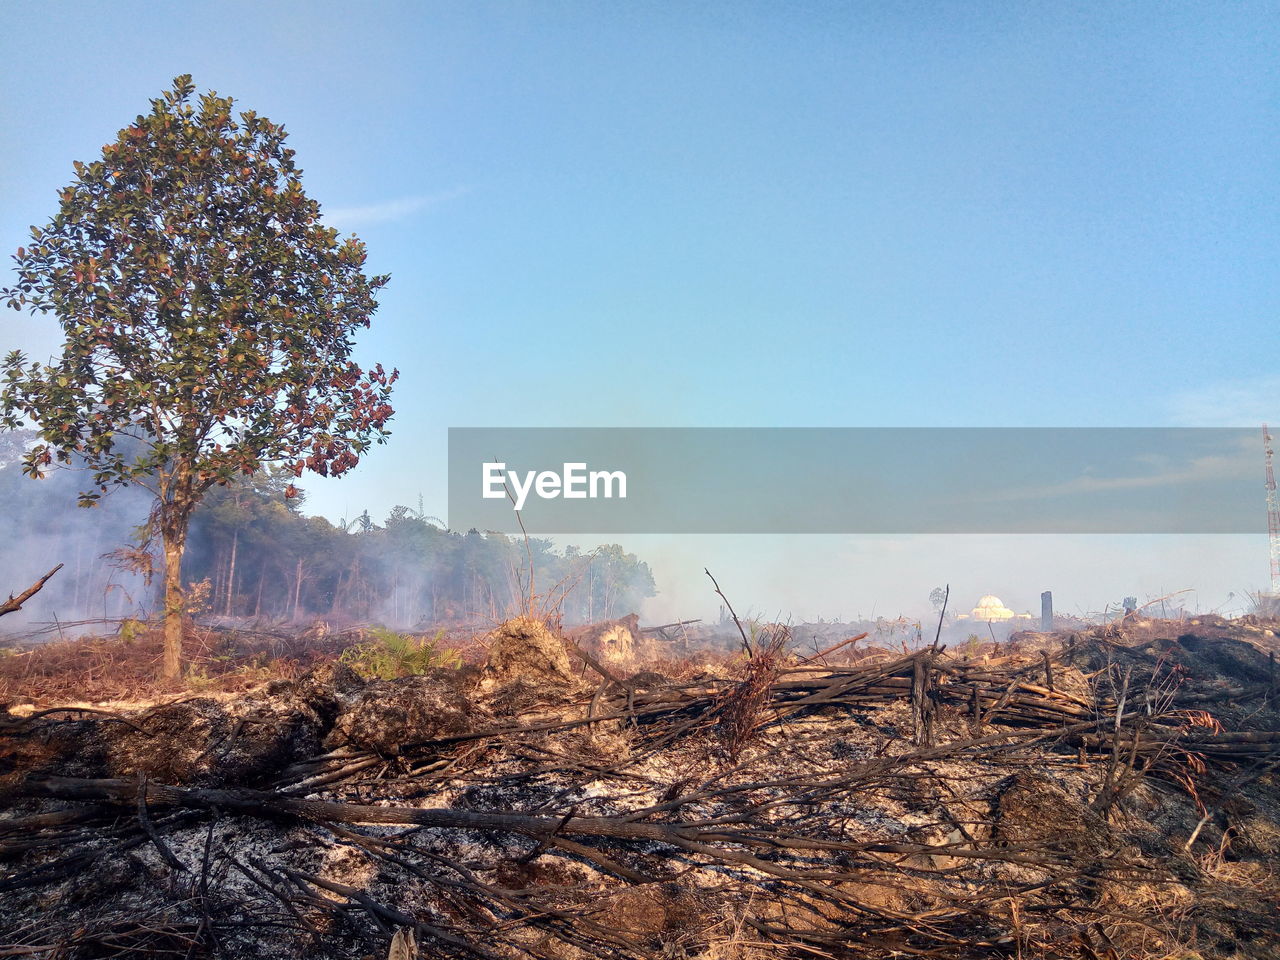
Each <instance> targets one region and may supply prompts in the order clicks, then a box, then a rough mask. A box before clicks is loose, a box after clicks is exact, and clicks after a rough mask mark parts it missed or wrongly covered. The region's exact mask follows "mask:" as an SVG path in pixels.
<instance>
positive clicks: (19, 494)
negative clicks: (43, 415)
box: [0, 435, 655, 629]
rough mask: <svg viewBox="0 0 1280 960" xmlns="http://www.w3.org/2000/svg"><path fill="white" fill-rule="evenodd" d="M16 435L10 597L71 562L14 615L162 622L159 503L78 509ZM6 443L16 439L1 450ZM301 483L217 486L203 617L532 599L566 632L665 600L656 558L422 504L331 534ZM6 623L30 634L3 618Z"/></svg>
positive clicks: (392, 622)
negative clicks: (458, 527)
mask: <svg viewBox="0 0 1280 960" xmlns="http://www.w3.org/2000/svg"><path fill="white" fill-rule="evenodd" d="M14 440H15V438H14V437H13V435H9V436H8V437H2V436H0V444H2V445H3V446H2V447H0V456H3V461H0V462H4V463H7V464H9V465H8V466H4V467H3V469H0V509H2V510H3V511H4V513H5V515H6V516H7V517H8V518H10V524H9V526H10V529H9V530H8V531H7V533H8V537H9V539H8V545H7V547H6V549H5V550H4V551H3V554H2V555H0V575H3V577H4V578H5V579H4V581H3V582H0V590H4V591H10V590H17V589H19V588H21V587H25V586H27V585H28V584H29V583H30V582H31V581H32V580H33V579H35V577H36V576H38V575H40V574H42V573H44V572H45V571H46V570H47V569H49V568H50V567H52V566H53V565H54V564H56V563H65V564H66V568H65V569H64V570H63V571H62V572H60V573H59V575H58V576H57V577H56V578H54V579H53V580H51V581H50V583H49V586H48V587H46V588H45V591H43V592H42V593H41V594H39V595H37V597H35V598H34V599H33V600H32V601H31V602H30V603H29V605H28V608H27V609H26V610H25V611H24V613H25V614H26V616H25V617H24V616H22V615H21V614H19V615H18V617H21V619H22V620H23V621H25V622H27V623H30V622H35V621H39V622H51V621H52V620H53V619H54V618H55V617H56V618H58V620H59V621H61V622H65V621H74V620H81V619H90V618H95V617H108V618H110V617H121V616H130V615H133V614H135V613H138V614H147V613H155V612H156V611H157V610H158V608H159V606H160V604H159V602H158V600H157V599H156V598H157V596H158V589H159V586H158V585H159V579H160V578H159V576H158V575H157V576H156V577H154V578H153V579H151V580H150V582H148V576H147V569H146V568H147V567H148V565H149V564H150V563H152V562H153V561H154V562H155V570H156V571H157V574H158V571H159V570H160V567H161V564H160V563H159V562H158V560H154V554H155V552H156V551H155V550H154V548H153V549H151V550H150V551H146V550H140V549H138V544H140V543H144V542H145V539H146V535H145V529H143V528H144V527H145V524H146V520H147V516H148V512H149V506H150V505H149V502H148V500H147V497H146V496H145V495H144V494H143V493H142V492H140V491H137V490H123V489H122V490H118V491H116V492H114V493H113V494H112V495H111V496H110V497H108V498H106V499H105V501H104V503H103V505H102V506H101V507H98V508H94V509H89V510H85V509H80V508H78V507H76V505H75V504H76V497H75V494H76V492H77V491H78V489H79V485H80V484H82V483H83V482H84V480H85V475H84V474H83V473H82V472H79V471H72V470H59V471H53V472H51V473H50V475H49V476H48V477H47V478H46V479H45V480H41V481H35V480H31V479H29V478H27V477H24V476H22V471H21V466H20V465H18V464H17V463H15V462H14V461H15V460H16V459H17V457H16V456H15V455H14V454H15V449H17V447H18V445H17V444H16V443H15V442H14ZM5 441H7V443H6V442H5ZM304 502H305V494H303V493H302V491H300V490H298V489H297V488H296V487H295V486H294V483H293V477H292V475H291V474H286V473H281V472H265V473H259V474H256V475H255V476H253V477H247V478H245V479H243V480H242V481H240V482H238V483H236V484H233V485H231V486H228V487H215V488H214V489H213V490H212V491H211V492H210V493H209V495H208V496H207V497H206V498H205V501H204V503H203V504H202V505H201V507H200V508H199V510H198V511H197V513H196V515H195V517H194V519H193V521H192V528H191V536H190V539H189V541H188V549H187V555H186V560H185V563H184V565H183V579H184V581H185V582H186V583H188V584H195V585H196V589H195V590H194V591H193V595H194V597H195V599H196V600H197V602H198V604H199V606H200V609H201V611H202V612H203V613H205V614H208V615H213V616H226V617H238V618H240V617H244V618H259V619H267V620H290V621H301V620H313V619H317V618H320V619H327V620H334V621H359V622H366V621H375V622H380V623H384V624H386V625H388V626H395V627H401V628H405V627H413V626H418V625H426V624H431V623H446V622H453V621H462V620H481V619H501V618H503V617H507V616H510V615H512V614H514V613H517V612H519V611H520V609H521V598H522V597H525V598H527V597H528V595H529V584H530V560H531V559H532V572H533V590H534V592H535V593H536V594H537V595H538V598H539V599H538V602H539V604H540V605H541V606H543V607H546V606H549V605H554V606H556V607H557V608H558V610H559V612H560V613H561V614H562V616H563V617H564V619H565V620H566V621H567V622H571V623H572V622H586V621H589V620H599V619H605V618H611V617H616V616H620V615H622V614H625V613H629V612H631V611H633V610H637V609H638V608H639V606H640V603H641V602H642V601H643V600H644V599H645V598H646V597H651V596H653V595H654V593H655V589H654V581H653V575H652V573H651V571H650V570H649V566H648V564H646V563H644V562H642V561H641V560H639V559H638V558H637V557H636V556H635V555H634V554H630V553H627V552H625V551H624V550H623V549H622V547H620V546H618V545H617V544H609V545H606V546H602V547H599V548H597V549H596V550H594V551H592V552H590V553H586V552H582V551H580V550H579V549H578V548H576V547H573V546H568V547H565V548H564V549H563V550H557V549H555V548H554V547H553V545H552V544H551V543H550V542H549V541H547V540H542V539H538V538H531V539H530V540H529V542H528V544H526V543H525V541H524V540H523V539H522V538H520V539H516V538H509V537H505V536H503V535H501V534H492V533H490V534H482V533H479V532H477V531H474V530H472V531H469V532H466V533H458V532H454V531H450V530H446V529H444V527H443V524H441V523H440V522H439V521H437V520H435V519H434V518H431V517H428V516H426V515H424V514H423V512H422V509H421V506H419V507H418V509H411V508H409V507H405V506H397V507H395V508H394V509H393V510H391V512H390V514H389V515H388V516H387V517H386V518H384V519H382V520H381V521H380V522H379V521H378V520H376V519H374V518H373V517H371V516H370V515H369V514H368V513H367V512H366V513H364V514H362V515H361V516H359V517H358V518H356V519H355V520H354V521H352V522H349V523H345V524H334V523H331V522H330V521H329V520H327V519H325V518H323V517H308V516H305V515H304V514H303V511H302V505H303V503H304ZM4 626H5V627H6V628H10V629H12V628H14V627H17V626H19V621H18V618H17V617H14V618H6V622H5V624H4Z"/></svg>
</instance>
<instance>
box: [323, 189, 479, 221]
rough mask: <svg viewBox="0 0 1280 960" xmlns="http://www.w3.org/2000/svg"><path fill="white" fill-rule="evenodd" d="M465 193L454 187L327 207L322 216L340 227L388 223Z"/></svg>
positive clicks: (464, 190) (463, 190)
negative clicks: (372, 201)
mask: <svg viewBox="0 0 1280 960" xmlns="http://www.w3.org/2000/svg"><path fill="white" fill-rule="evenodd" d="M465 193H467V188H466V187H455V188H453V189H452V190H445V191H443V192H441V193H428V194H421V195H419V196H415V197H399V198H398V199H395V200H385V201H383V202H382V203H370V204H366V205H363V206H352V207H329V208H327V209H325V210H324V211H323V212H324V218H325V220H326V221H328V222H329V223H330V224H332V225H334V226H341V227H355V226H364V225H367V224H370V223H388V222H390V221H393V220H404V219H405V218H407V217H412V216H414V215H415V214H419V213H422V212H423V211H424V210H427V209H430V208H431V207H435V206H438V205H440V204H442V203H447V202H448V201H450V200H455V199H457V198H458V197H461V196H462V195H463V194H465Z"/></svg>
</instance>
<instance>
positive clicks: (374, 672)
mask: <svg viewBox="0 0 1280 960" xmlns="http://www.w3.org/2000/svg"><path fill="white" fill-rule="evenodd" d="M369 632H370V634H371V635H372V639H371V640H369V641H368V642H366V643H362V644H359V645H358V646H355V647H348V648H347V649H346V650H345V651H343V653H342V661H343V662H344V663H347V664H350V665H351V667H352V669H354V670H355V671H356V672H357V673H359V674H360V675H361V676H364V677H366V678H375V679H378V680H395V679H398V678H399V677H408V676H413V675H415V674H419V673H426V672H427V671H428V670H431V669H434V668H436V667H456V666H458V665H459V664H460V663H461V662H462V661H461V658H460V657H459V656H458V654H457V653H456V652H455V651H452V650H447V649H444V648H442V647H441V646H440V641H441V640H442V639H443V638H444V631H443V630H441V631H439V632H438V633H437V634H436V635H435V637H433V638H431V639H427V638H426V637H415V636H411V635H409V634H404V633H396V632H395V631H394V630H387V629H386V628H384V627H376V628H374V629H373V630H371V631H369Z"/></svg>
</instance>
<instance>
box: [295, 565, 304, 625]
mask: <svg viewBox="0 0 1280 960" xmlns="http://www.w3.org/2000/svg"><path fill="white" fill-rule="evenodd" d="M301 599H302V557H298V571H297V573H296V574H295V576H294V581H293V620H294V622H295V623H296V622H297V621H298V602H299V601H300V600H301Z"/></svg>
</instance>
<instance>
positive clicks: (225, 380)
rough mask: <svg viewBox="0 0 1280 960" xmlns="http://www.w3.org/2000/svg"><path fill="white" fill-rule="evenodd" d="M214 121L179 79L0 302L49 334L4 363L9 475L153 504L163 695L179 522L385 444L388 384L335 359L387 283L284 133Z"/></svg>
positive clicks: (111, 147) (91, 496)
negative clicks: (16, 459) (73, 472)
mask: <svg viewBox="0 0 1280 960" xmlns="http://www.w3.org/2000/svg"><path fill="white" fill-rule="evenodd" d="M232 108H233V101H232V100H231V99H229V98H226V97H219V96H217V95H216V94H214V93H212V92H210V93H206V94H204V95H202V96H200V97H199V98H196V97H195V86H194V84H192V82H191V78H190V77H189V76H181V77H178V78H177V79H176V80H175V81H174V86H173V89H171V90H169V91H167V92H165V93H164V94H163V95H162V96H161V97H159V98H157V99H155V100H153V101H152V102H151V111H150V112H149V113H147V114H144V115H140V116H139V117H138V118H137V119H136V120H135V121H134V123H133V124H132V125H130V126H128V127H126V128H125V129H124V130H122V131H120V134H119V136H118V138H117V139H116V141H115V142H114V143H109V144H107V145H106V146H104V147H103V149H102V157H101V159H99V160H95V161H92V162H90V163H81V162H78V161H77V162H76V164H75V171H76V179H75V181H74V182H73V183H72V184H71V185H70V186H68V187H66V188H65V189H63V190H62V191H61V193H60V195H59V200H60V204H59V209H58V213H57V214H56V215H55V216H54V217H53V219H52V220H50V221H49V223H48V224H46V225H45V226H44V227H33V228H32V231H31V245H30V246H26V247H19V248H18V251H17V253H16V254H15V256H14V262H15V264H16V267H17V274H18V282H17V285H16V286H14V287H12V288H8V289H5V290H3V291H0V299H4V300H6V301H7V302H8V304H9V306H11V307H13V308H14V309H18V310H21V309H30V310H34V311H36V312H38V313H42V314H52V315H53V316H54V317H55V318H56V319H57V321H58V323H59V324H60V325H61V327H62V332H63V335H64V344H63V349H62V355H61V357H60V358H55V359H53V360H51V361H50V362H49V363H39V362H29V361H28V359H27V358H26V357H25V356H24V355H23V354H22V353H21V352H19V351H14V352H12V353H10V354H9V355H8V356H7V357H6V358H5V359H4V361H3V365H2V369H3V377H4V379H3V388H2V390H0V424H3V425H4V426H7V427H9V428H11V429H12V428H17V427H19V426H21V425H22V424H23V422H24V421H26V420H29V421H32V422H34V423H36V424H37V425H38V426H39V429H40V438H39V442H38V443H37V444H35V445H34V446H33V447H32V448H31V450H30V451H29V452H28V453H27V454H26V456H25V458H24V459H25V465H26V470H27V472H28V473H29V474H31V475H32V476H39V475H41V473H42V471H43V469H44V468H45V467H46V466H48V465H50V464H52V463H53V462H54V460H55V459H56V460H57V461H59V462H61V463H64V464H70V463H72V462H73V460H79V461H83V462H84V463H85V464H86V465H87V466H88V467H90V468H91V470H92V471H93V489H90V490H86V491H83V492H82V494H81V504H82V505H85V506H89V505H92V504H93V503H94V502H95V501H96V500H97V499H98V498H99V497H100V496H101V495H102V494H103V493H105V492H106V491H107V490H108V489H109V487H110V486H111V485H126V484H136V485H139V486H141V487H143V488H145V489H147V490H149V491H151V492H152V493H153V494H154V495H155V497H156V506H155V510H154V512H153V515H152V520H153V524H154V527H155V528H158V530H159V532H160V535H161V537H162V540H163V542H164V548H165V567H166V571H165V583H166V614H167V617H168V619H169V620H170V623H169V624H168V625H167V635H168V637H169V646H168V648H167V652H166V659H165V672H166V674H167V675H168V676H170V677H175V678H176V676H177V673H178V647H180V644H181V633H180V627H179V623H180V617H181V615H182V610H183V604H182V598H181V592H182V591H181V582H180V579H179V567H180V564H181V560H182V554H183V550H184V546H185V540H186V533H187V524H188V522H189V520H190V517H191V514H192V512H193V511H194V509H195V507H196V505H197V504H198V503H199V502H200V500H201V499H202V497H203V496H204V495H205V493H206V492H208V490H209V489H210V488H212V487H213V486H214V485H215V484H226V483H228V482H230V481H231V480H232V479H234V478H235V477H237V476H241V475H252V474H254V473H255V472H257V471H258V470H260V469H261V468H262V467H263V466H264V465H266V464H269V463H284V464H287V465H288V466H289V468H290V469H291V470H292V471H293V472H294V474H295V475H301V473H302V471H303V470H304V469H310V470H313V471H315V472H317V473H320V474H322V475H334V476H336V475H340V474H342V473H345V472H346V471H348V470H350V469H351V468H352V467H354V466H355V465H356V463H357V462H358V461H359V458H360V456H361V455H362V454H363V453H364V452H365V451H367V450H368V448H369V446H370V445H371V443H372V442H373V441H375V440H376V441H378V442H382V441H383V440H385V438H386V437H387V435H388V432H387V423H388V421H389V420H390V419H391V416H392V413H393V411H392V408H391V405H390V403H389V399H390V393H391V387H392V384H393V383H394V381H395V380H396V377H397V373H396V372H395V371H392V372H391V373H390V374H388V373H386V372H385V371H384V370H383V369H382V367H381V365H378V366H375V367H374V368H372V369H371V370H367V371H366V370H362V369H361V367H360V366H359V365H357V364H356V363H355V362H354V361H353V360H352V359H351V354H352V351H353V348H354V341H353V336H354V333H355V331H356V330H357V329H358V328H360V327H367V326H369V322H370V317H371V315H372V314H373V312H374V311H375V310H376V309H377V306H378V304H377V300H376V299H375V294H376V293H377V291H378V290H379V289H380V288H381V287H382V286H383V285H385V284H386V282H387V279H388V278H387V277H385V276H375V277H367V276H366V275H365V273H364V269H363V268H364V264H365V260H366V251H365V247H364V244H363V243H361V242H360V241H359V240H358V239H356V238H355V237H350V238H348V239H346V240H345V241H341V242H340V241H339V239H338V235H337V231H336V230H333V229H332V228H329V227H326V226H325V225H324V223H323V222H322V220H321V217H320V206H319V204H318V203H316V202H315V201H314V200H312V199H310V198H309V197H307V195H306V194H305V193H304V192H303V189H302V182H301V179H300V175H301V171H300V170H299V169H298V168H297V166H296V165H295V163H294V153H293V151H292V150H290V149H289V148H287V147H286V146H285V132H284V128H283V127H282V126H280V125H278V124H274V123H272V122H271V121H269V120H267V119H265V118H263V117H259V116H258V115H257V114H256V113H254V112H252V111H246V112H243V113H241V114H239V117H238V118H236V117H235V116H234V115H233V109H232ZM122 439H125V440H128V441H132V442H124V443H122V442H121V440H122Z"/></svg>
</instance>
